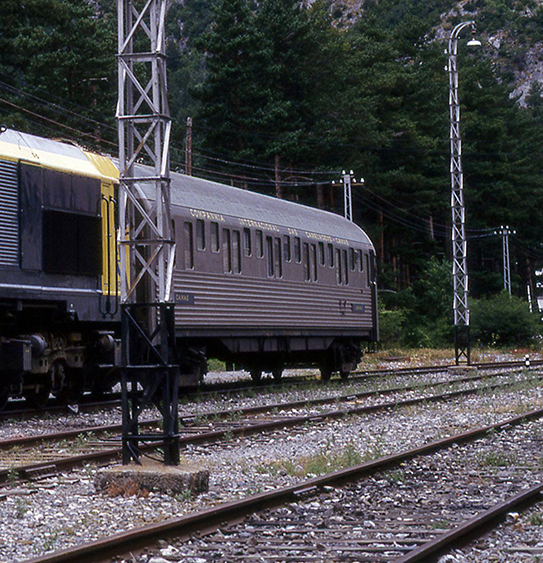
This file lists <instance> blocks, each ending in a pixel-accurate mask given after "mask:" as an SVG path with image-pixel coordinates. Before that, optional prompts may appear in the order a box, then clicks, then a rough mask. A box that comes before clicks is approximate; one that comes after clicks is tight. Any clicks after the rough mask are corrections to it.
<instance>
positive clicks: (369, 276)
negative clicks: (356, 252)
mask: <svg viewBox="0 0 543 563" xmlns="http://www.w3.org/2000/svg"><path fill="white" fill-rule="evenodd" d="M374 276H375V273H374V269H373V268H372V263H371V262H370V255H369V254H366V286H367V287H369V285H370V281H375V278H374Z"/></svg>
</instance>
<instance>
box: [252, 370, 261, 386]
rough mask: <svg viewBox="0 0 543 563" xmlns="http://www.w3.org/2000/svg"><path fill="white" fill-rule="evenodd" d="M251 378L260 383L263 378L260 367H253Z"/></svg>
mask: <svg viewBox="0 0 543 563" xmlns="http://www.w3.org/2000/svg"><path fill="white" fill-rule="evenodd" d="M251 379H252V380H253V381H254V382H255V383H258V382H259V381H260V380H261V379H262V370H261V369H260V368H252V369H251Z"/></svg>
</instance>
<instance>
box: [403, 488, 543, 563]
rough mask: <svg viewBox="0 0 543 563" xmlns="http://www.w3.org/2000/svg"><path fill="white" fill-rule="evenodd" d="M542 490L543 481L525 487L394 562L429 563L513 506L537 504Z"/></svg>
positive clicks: (499, 517) (501, 516) (504, 513)
mask: <svg viewBox="0 0 543 563" xmlns="http://www.w3.org/2000/svg"><path fill="white" fill-rule="evenodd" d="M542 492H543V483H540V484H539V485H535V486H533V487H531V488H529V489H525V490H524V491H522V492H521V493H519V494H518V495H515V496H514V497H511V498H510V499H507V500H506V501H504V502H501V503H499V504H497V505H496V506H493V507H492V508H490V509H488V510H486V511H484V512H482V513H481V514H478V515H477V516H475V517H473V518H471V519H469V520H467V521H466V522H464V523H463V524H460V525H459V526H457V527H456V528H453V529H452V530H449V531H448V532H444V533H443V534H442V535H441V536H438V537H436V538H435V539H433V540H430V541H429V542H427V543H424V544H422V545H420V546H419V547H416V548H415V549H414V550H413V551H410V552H409V553H408V554H407V555H404V556H403V557H400V558H399V559H396V560H395V562H394V563H416V562H417V561H425V562H427V563H429V562H430V561H431V560H433V559H434V558H435V557H436V556H437V555H439V553H440V552H442V551H443V550H445V549H446V548H450V547H451V546H452V545H455V544H456V542H460V541H462V540H465V539H466V538H467V537H469V536H470V535H471V534H473V533H474V532H476V531H477V530H480V529H481V528H483V527H484V526H486V525H487V524H489V523H490V522H492V521H496V520H497V519H501V518H503V517H504V515H506V514H507V513H508V512H510V511H511V510H512V509H513V508H517V507H519V506H522V505H527V504H535V503H536V502H538V501H539V500H541V493H542ZM429 558H432V559H429Z"/></svg>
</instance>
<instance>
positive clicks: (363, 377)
mask: <svg viewBox="0 0 543 563" xmlns="http://www.w3.org/2000/svg"><path fill="white" fill-rule="evenodd" d="M541 365H543V360H541V359H532V360H530V359H524V360H511V361H499V362H479V363H474V364H472V367H474V368H477V369H479V370H482V371H486V370H491V369H506V368H510V369H522V368H524V367H532V368H533V367H538V366H541ZM451 367H453V366H451V365H450V364H439V365H427V366H407V367H401V368H372V369H357V370H356V371H354V372H352V374H351V376H350V377H349V379H348V380H345V381H344V380H338V379H333V380H331V381H328V382H327V383H326V384H327V385H330V386H336V385H349V384H353V383H358V382H360V381H367V380H370V379H374V378H383V377H396V376H398V377H401V376H407V375H422V374H425V373H434V374H437V373H443V372H448V371H449V370H450V369H451ZM315 382H319V379H318V370H310V371H309V372H308V373H307V374H305V375H299V374H297V372H294V375H291V376H288V377H283V378H282V379H280V380H275V379H273V378H264V379H262V380H261V381H259V382H257V383H255V382H249V381H247V380H233V381H226V382H219V383H205V384H204V385H202V387H200V388H198V389H196V390H195V389H194V388H191V389H187V390H186V393H187V395H186V396H187V397H188V398H190V397H192V396H194V395H195V394H196V396H198V397H199V398H200V399H205V398H206V397H213V396H215V395H217V394H243V393H254V392H258V391H261V390H266V391H267V390H270V389H282V388H285V387H289V386H297V385H298V386H306V385H308V384H309V385H311V384H312V383H315ZM120 402H121V401H120V394H119V393H108V394H106V395H105V396H104V398H103V400H95V399H93V398H92V397H91V396H90V395H89V396H87V395H85V396H84V397H83V399H82V400H81V402H80V403H78V404H77V405H66V404H62V403H59V402H58V401H56V400H54V399H53V400H51V402H50V404H48V405H47V406H46V407H44V408H42V409H40V410H38V411H37V410H36V409H33V408H28V407H27V406H26V405H25V403H24V401H10V402H9V403H8V405H7V406H6V407H5V409H4V410H2V411H0V420H7V419H14V418H16V419H25V418H29V417H32V416H35V415H36V413H37V412H38V413H50V414H52V415H54V414H57V413H73V412H75V413H77V412H84V411H93V410H97V409H100V408H104V407H117V406H119V405H120Z"/></svg>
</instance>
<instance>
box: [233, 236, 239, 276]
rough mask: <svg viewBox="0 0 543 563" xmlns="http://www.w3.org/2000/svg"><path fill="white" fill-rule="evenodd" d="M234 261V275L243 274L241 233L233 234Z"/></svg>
mask: <svg viewBox="0 0 543 563" xmlns="http://www.w3.org/2000/svg"><path fill="white" fill-rule="evenodd" d="M232 261H233V266H234V273H236V274H241V233H240V232H239V231H233V232H232Z"/></svg>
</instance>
